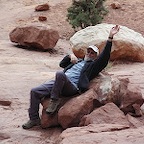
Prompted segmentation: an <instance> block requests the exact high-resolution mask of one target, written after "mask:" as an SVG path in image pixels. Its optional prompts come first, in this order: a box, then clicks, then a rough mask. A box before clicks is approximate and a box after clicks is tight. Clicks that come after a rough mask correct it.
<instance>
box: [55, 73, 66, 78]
mask: <svg viewBox="0 0 144 144" xmlns="http://www.w3.org/2000/svg"><path fill="white" fill-rule="evenodd" d="M65 77H66V76H65V73H64V72H63V71H58V72H56V78H62V79H63V78H65Z"/></svg>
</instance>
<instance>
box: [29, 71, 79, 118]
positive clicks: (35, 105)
mask: <svg viewBox="0 0 144 144" xmlns="http://www.w3.org/2000/svg"><path fill="white" fill-rule="evenodd" d="M77 93H78V91H77V88H76V87H75V86H74V85H73V84H72V83H71V82H70V81H69V79H68V78H67V76H66V75H65V73H64V72H62V71H60V72H57V73H56V76H55V80H51V81H46V82H45V83H44V84H41V85H40V86H38V87H35V88H33V89H31V93H30V95H31V97H30V108H29V118H30V119H31V120H35V119H38V118H39V105H40V102H41V99H43V98H46V97H47V98H52V99H58V98H59V97H60V96H61V95H62V96H65V97H66V96H73V95H75V94H77Z"/></svg>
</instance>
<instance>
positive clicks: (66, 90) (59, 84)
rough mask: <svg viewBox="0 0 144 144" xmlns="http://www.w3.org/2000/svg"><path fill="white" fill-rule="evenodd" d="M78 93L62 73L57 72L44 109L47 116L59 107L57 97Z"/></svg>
mask: <svg viewBox="0 0 144 144" xmlns="http://www.w3.org/2000/svg"><path fill="white" fill-rule="evenodd" d="M77 93H78V90H77V88H76V87H75V86H74V85H73V84H72V83H71V82H70V81H69V79H68V78H67V76H66V75H65V73H64V72H62V71H61V72H57V73H56V77H55V82H54V85H53V88H52V91H51V96H50V98H51V99H52V100H51V101H50V104H49V105H48V108H47V109H46V112H47V113H48V114H53V113H54V112H55V111H56V110H57V107H58V105H59V97H60V96H61V95H62V96H73V95H75V94H77Z"/></svg>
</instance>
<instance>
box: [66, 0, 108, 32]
mask: <svg viewBox="0 0 144 144" xmlns="http://www.w3.org/2000/svg"><path fill="white" fill-rule="evenodd" d="M104 1H105V0H73V3H72V6H71V7H69V8H68V9H67V11H68V14H67V20H68V22H69V23H70V24H71V25H72V28H74V29H75V30H76V28H81V29H83V28H86V27H88V26H93V25H96V24H99V23H101V22H102V20H103V17H104V15H106V14H107V10H106V9H105V8H104V6H103V3H104Z"/></svg>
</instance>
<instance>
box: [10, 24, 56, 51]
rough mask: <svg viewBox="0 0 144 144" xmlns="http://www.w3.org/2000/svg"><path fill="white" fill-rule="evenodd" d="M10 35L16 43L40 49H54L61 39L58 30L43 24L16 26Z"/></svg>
mask: <svg viewBox="0 0 144 144" xmlns="http://www.w3.org/2000/svg"><path fill="white" fill-rule="evenodd" d="M9 37H10V40H11V41H12V42H14V43H17V44H19V45H21V46H26V47H30V48H31V47H32V48H37V49H39V50H48V49H52V48H54V47H55V45H56V43H57V41H58V40H59V34H58V32H57V31H56V30H54V29H50V28H47V27H43V26H26V27H16V28H15V29H14V30H12V31H11V32H10V34H9Z"/></svg>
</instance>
